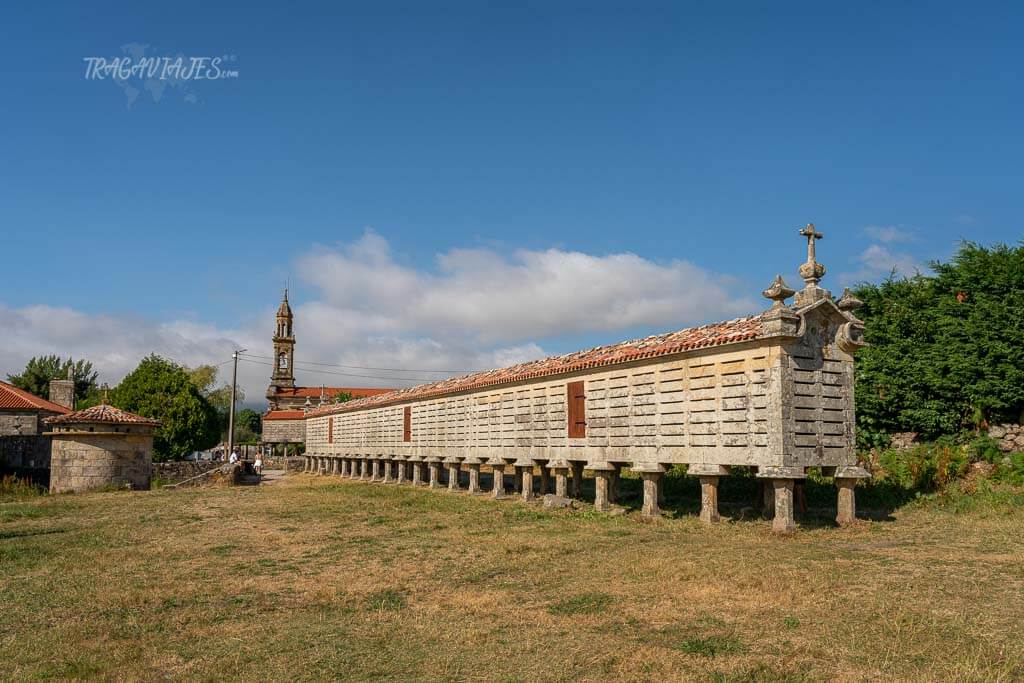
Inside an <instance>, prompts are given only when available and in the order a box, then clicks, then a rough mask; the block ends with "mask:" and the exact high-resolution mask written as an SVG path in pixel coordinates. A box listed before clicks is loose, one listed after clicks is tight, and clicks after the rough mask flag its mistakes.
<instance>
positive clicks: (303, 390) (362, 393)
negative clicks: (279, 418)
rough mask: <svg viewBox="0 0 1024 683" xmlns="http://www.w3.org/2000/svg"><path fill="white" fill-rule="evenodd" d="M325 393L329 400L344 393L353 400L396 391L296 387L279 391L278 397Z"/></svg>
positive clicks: (318, 395)
mask: <svg viewBox="0 0 1024 683" xmlns="http://www.w3.org/2000/svg"><path fill="white" fill-rule="evenodd" d="M321 391H323V395H324V396H326V397H327V398H329V399H332V398H334V395H335V394H340V393H342V392H348V393H350V394H352V397H353V398H363V397H366V396H376V395H377V394H386V393H388V392H390V391H394V389H375V388H365V387H295V388H294V389H285V388H282V389H278V390H277V393H276V395H277V396H296V397H299V398H306V397H309V398H320V392H321Z"/></svg>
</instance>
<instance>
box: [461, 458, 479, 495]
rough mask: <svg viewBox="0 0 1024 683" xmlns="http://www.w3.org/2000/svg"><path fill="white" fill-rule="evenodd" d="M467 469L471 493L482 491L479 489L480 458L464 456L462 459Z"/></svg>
mask: <svg viewBox="0 0 1024 683" xmlns="http://www.w3.org/2000/svg"><path fill="white" fill-rule="evenodd" d="M463 462H464V463H465V465H466V467H467V468H468V469H469V489H468V490H469V492H470V493H471V494H476V493H483V491H481V489H480V465H481V464H483V463H481V462H480V458H466V459H465V460H464V461H463Z"/></svg>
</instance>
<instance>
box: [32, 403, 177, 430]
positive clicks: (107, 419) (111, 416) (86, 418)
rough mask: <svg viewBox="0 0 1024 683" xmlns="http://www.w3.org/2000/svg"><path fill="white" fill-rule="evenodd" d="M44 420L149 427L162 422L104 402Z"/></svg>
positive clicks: (50, 422)
mask: <svg viewBox="0 0 1024 683" xmlns="http://www.w3.org/2000/svg"><path fill="white" fill-rule="evenodd" d="M44 422H46V424H51V425H56V424H76V423H85V422H90V423H91V422H101V423H105V424H134V425H149V426H151V427H159V426H160V425H161V424H162V423H161V422H160V420H154V419H152V418H148V417H142V416H141V415H136V414H135V413H129V412H128V411H127V410H121V409H120V408H115V407H114V406H110V405H107V404H105V403H102V404H100V405H98V406H93V407H91V408H86V409H85V410H78V411H75V412H73V413H68V414H67V415H60V416H57V417H48V418H46V420H44Z"/></svg>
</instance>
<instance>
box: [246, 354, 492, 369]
mask: <svg viewBox="0 0 1024 683" xmlns="http://www.w3.org/2000/svg"><path fill="white" fill-rule="evenodd" d="M246 355H248V356H250V357H253V358H266V359H267V360H273V359H274V358H273V356H272V355H257V354H255V353H246ZM295 365H297V366H298V365H306V366H325V367H327V368H350V369H352V370H383V371H386V372H395V373H449V374H460V373H476V372H480V371H478V370H427V369H423V368H374V367H372V366H346V365H344V364H340V362H316V361H314V360H296V361H295Z"/></svg>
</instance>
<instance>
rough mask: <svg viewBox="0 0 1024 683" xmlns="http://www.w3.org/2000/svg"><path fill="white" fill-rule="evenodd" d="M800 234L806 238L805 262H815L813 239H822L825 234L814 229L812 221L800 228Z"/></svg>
mask: <svg viewBox="0 0 1024 683" xmlns="http://www.w3.org/2000/svg"><path fill="white" fill-rule="evenodd" d="M800 234H801V235H803V236H804V237H806V238H807V262H808V263H814V262H815V255H816V254H815V251H814V240H820V239H823V238H824V237H825V236H824V235H822V234H821V233H820V232H817V231H816V230H815V229H814V223H808V224H807V225H805V226H804V227H802V228H800Z"/></svg>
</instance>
